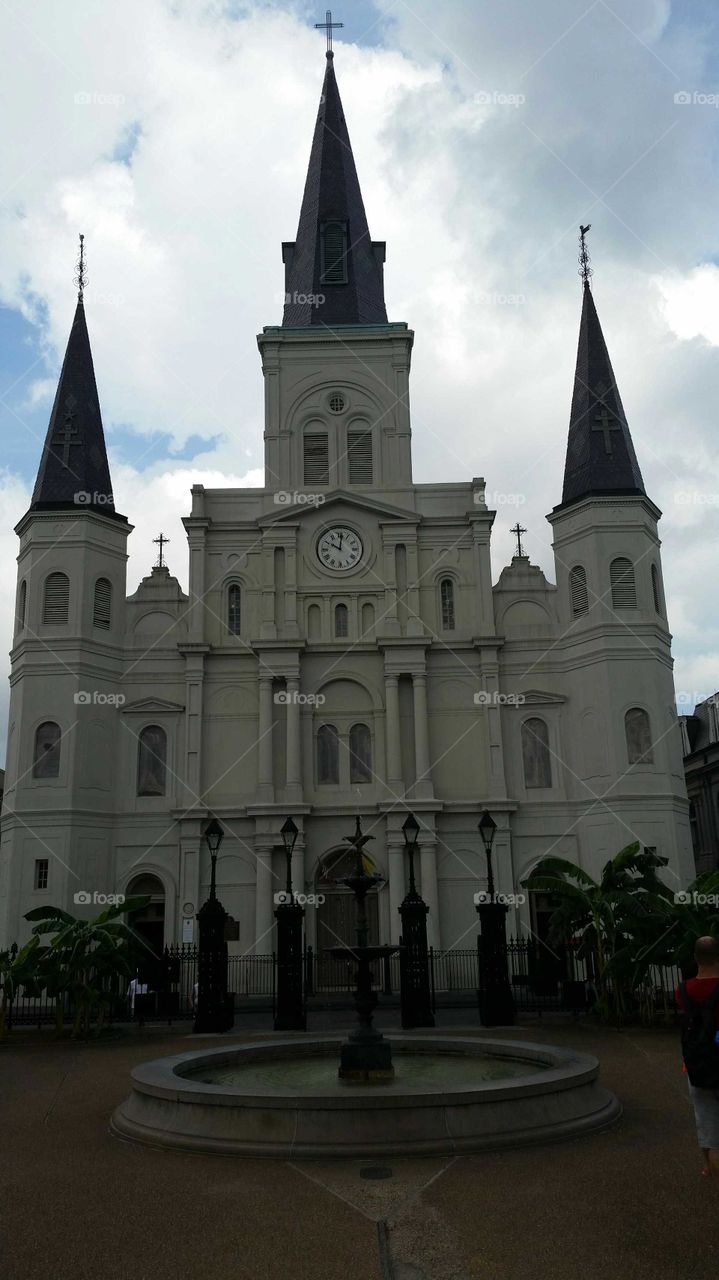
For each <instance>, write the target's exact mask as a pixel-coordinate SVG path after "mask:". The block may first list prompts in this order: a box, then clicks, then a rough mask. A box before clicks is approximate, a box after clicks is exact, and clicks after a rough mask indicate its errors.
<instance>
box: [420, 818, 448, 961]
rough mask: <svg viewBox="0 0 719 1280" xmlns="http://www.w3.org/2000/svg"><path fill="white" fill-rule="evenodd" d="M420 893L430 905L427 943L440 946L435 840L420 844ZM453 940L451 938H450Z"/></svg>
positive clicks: (431, 945)
mask: <svg viewBox="0 0 719 1280" xmlns="http://www.w3.org/2000/svg"><path fill="white" fill-rule="evenodd" d="M419 868H420V893H421V895H422V897H423V899H424V901H425V902H426V904H427V906H428V907H429V915H428V916H427V945H428V946H430V947H438V946H439V893H438V890H437V846H436V844H435V842H434V840H428V841H427V842H426V843H425V842H424V841H423V842H422V843H421V844H420V846H419ZM450 941H451V939H450Z"/></svg>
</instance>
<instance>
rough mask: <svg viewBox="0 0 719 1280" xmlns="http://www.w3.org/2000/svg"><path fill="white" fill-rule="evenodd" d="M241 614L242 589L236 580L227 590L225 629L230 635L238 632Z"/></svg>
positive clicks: (236, 634) (235, 634)
mask: <svg viewBox="0 0 719 1280" xmlns="http://www.w3.org/2000/svg"><path fill="white" fill-rule="evenodd" d="M241 615H242V589H241V588H240V587H238V585H237V583H236V582H233V583H232V586H231V587H229V588H228V591H227V630H228V631H229V633H230V635H231V636H238V635H239V634H240V627H241Z"/></svg>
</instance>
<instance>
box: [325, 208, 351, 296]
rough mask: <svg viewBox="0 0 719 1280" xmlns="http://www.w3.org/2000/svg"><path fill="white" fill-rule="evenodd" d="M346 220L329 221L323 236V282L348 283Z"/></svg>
mask: <svg viewBox="0 0 719 1280" xmlns="http://www.w3.org/2000/svg"><path fill="white" fill-rule="evenodd" d="M345 245H346V236H345V224H344V222H328V223H327V224H326V225H325V228H324V234H323V236H322V248H323V256H322V283H323V284H346V283H347V263H346V254H345Z"/></svg>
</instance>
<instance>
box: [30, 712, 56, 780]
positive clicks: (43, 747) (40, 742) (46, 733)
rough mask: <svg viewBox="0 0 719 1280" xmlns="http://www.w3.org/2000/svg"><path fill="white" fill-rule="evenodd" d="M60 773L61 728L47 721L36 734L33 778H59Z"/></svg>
mask: <svg viewBox="0 0 719 1280" xmlns="http://www.w3.org/2000/svg"><path fill="white" fill-rule="evenodd" d="M59 773H60V726H59V724H55V721H54V720H46V721H45V724H41V725H40V728H39V729H38V730H37V733H36V734H35V752H34V755H33V766H32V776H33V778H57V777H58V775H59Z"/></svg>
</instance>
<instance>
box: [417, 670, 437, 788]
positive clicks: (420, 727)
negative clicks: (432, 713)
mask: <svg viewBox="0 0 719 1280" xmlns="http://www.w3.org/2000/svg"><path fill="white" fill-rule="evenodd" d="M412 693H413V695H414V763H415V786H414V794H415V796H416V797H417V798H418V799H430V800H431V799H432V796H433V794H434V793H433V790H432V774H431V769H430V761H429V724H428V721H427V677H426V675H425V674H424V672H417V671H415V672H413V674H412Z"/></svg>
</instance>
